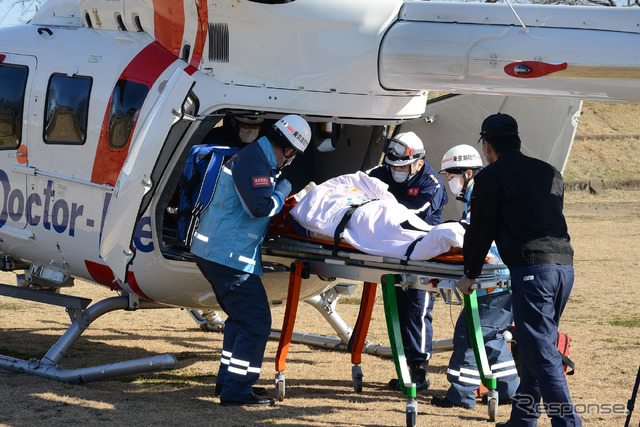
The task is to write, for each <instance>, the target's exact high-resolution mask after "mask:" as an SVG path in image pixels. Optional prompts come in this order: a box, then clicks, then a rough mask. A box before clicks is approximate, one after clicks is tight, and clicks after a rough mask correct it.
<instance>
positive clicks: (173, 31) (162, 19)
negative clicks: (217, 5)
mask: <svg viewBox="0 0 640 427" xmlns="http://www.w3.org/2000/svg"><path fill="white" fill-rule="evenodd" d="M200 3H202V0H201V1H200ZM153 30H154V33H155V34H154V36H155V38H156V41H157V42H158V43H160V44H161V45H162V46H164V47H165V48H167V50H168V51H169V52H171V53H173V54H174V55H175V56H177V57H180V49H182V39H183V37H184V2H183V0H153Z"/></svg>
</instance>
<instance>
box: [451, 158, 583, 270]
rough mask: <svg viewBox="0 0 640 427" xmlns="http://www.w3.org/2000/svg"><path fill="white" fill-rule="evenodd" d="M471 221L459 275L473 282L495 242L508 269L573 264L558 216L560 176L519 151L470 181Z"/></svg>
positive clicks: (561, 189) (561, 188) (564, 226)
mask: <svg viewBox="0 0 640 427" xmlns="http://www.w3.org/2000/svg"><path fill="white" fill-rule="evenodd" d="M474 184H475V185H474V188H473V193H472V194H471V212H473V221H471V224H470V225H469V227H468V228H467V231H466V232H465V236H464V248H463V255H464V273H465V275H466V276H467V277H469V278H472V279H473V278H476V277H478V275H479V274H480V272H481V271H482V265H483V264H484V259H485V256H486V255H487V251H488V250H489V247H490V246H491V242H493V241H494V240H495V242H496V246H497V247H498V251H499V252H500V255H501V256H502V260H503V261H504V263H505V264H506V265H507V267H509V269H510V270H512V271H513V269H514V268H516V267H519V266H523V265H536V264H569V265H571V264H573V248H572V247H571V243H570V238H569V234H568V232H567V223H566V221H565V219H564V215H563V214H562V205H563V199H564V184H563V181H562V175H561V174H560V172H558V171H557V170H556V169H555V168H554V167H553V166H551V165H550V164H548V163H545V162H543V161H542V160H538V159H534V158H532V157H527V156H525V155H524V154H522V153H521V152H520V151H519V150H509V151H505V152H504V153H502V154H500V157H498V160H496V161H495V162H493V163H491V164H489V165H488V166H486V167H485V168H484V169H482V170H481V171H480V173H478V175H477V176H476V178H475V183H474Z"/></svg>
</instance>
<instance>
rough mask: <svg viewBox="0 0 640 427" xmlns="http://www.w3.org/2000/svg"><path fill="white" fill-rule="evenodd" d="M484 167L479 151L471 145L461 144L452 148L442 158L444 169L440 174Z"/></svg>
mask: <svg viewBox="0 0 640 427" xmlns="http://www.w3.org/2000/svg"><path fill="white" fill-rule="evenodd" d="M481 167H482V157H480V154H479V153H478V150H476V149H475V148H473V147H472V146H470V145H466V144H461V145H456V146H455V147H453V148H450V149H449V151H447V152H446V153H445V154H444V157H442V169H441V170H440V172H446V171H450V170H452V169H459V170H467V169H479V168H481Z"/></svg>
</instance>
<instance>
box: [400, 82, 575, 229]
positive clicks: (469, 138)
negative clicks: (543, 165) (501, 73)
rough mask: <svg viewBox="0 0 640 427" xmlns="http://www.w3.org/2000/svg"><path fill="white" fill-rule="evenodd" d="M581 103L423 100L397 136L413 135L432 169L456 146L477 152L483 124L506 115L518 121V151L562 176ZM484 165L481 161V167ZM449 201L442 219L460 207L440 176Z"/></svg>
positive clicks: (509, 99) (455, 213)
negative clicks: (416, 114) (497, 115)
mask: <svg viewBox="0 0 640 427" xmlns="http://www.w3.org/2000/svg"><path fill="white" fill-rule="evenodd" d="M581 108H582V101H580V100H575V99H539V98H522V97H513V96H497V95H444V96H441V97H438V98H433V99H431V100H429V101H428V102H427V108H426V112H425V114H424V115H423V117H422V118H421V119H415V120H413V121H411V122H408V123H405V124H403V125H402V126H401V127H400V129H398V130H397V132H408V131H413V132H415V133H416V134H417V135H418V136H420V138H421V139H422V142H423V143H424V146H425V151H426V156H427V158H426V159H427V160H428V161H429V164H430V165H431V166H432V167H433V168H434V169H435V170H437V171H439V170H440V165H441V161H442V156H444V154H445V153H446V152H447V150H448V149H449V148H451V147H453V146H455V145H459V144H468V145H471V146H472V147H474V148H476V149H477V150H478V152H479V153H481V154H482V147H481V146H480V145H479V144H478V143H477V142H478V138H480V128H481V125H482V121H483V120H484V119H485V118H486V117H487V116H489V115H491V114H495V113H506V114H509V115H511V116H513V117H514V118H515V119H516V120H517V121H518V130H519V132H520V139H521V140H522V152H523V153H524V154H526V155H527V156H531V157H535V158H537V159H541V160H544V161H545V162H548V163H550V164H552V165H553V166H554V167H555V168H556V169H558V170H559V171H561V172H563V171H564V167H565V165H566V163H567V159H568V157H569V151H570V150H571V145H572V143H573V138H574V136H575V132H576V128H577V125H578V120H577V117H578V116H579V115H580V111H581ZM485 166H486V163H485ZM443 181H444V182H445V186H446V187H447V193H448V195H449V203H447V205H446V206H445V208H444V213H443V216H442V220H443V221H444V220H458V219H460V217H461V216H462V208H463V204H462V203H461V202H458V201H456V199H455V195H452V194H451V191H450V190H449V188H448V185H447V183H446V177H444V178H443Z"/></svg>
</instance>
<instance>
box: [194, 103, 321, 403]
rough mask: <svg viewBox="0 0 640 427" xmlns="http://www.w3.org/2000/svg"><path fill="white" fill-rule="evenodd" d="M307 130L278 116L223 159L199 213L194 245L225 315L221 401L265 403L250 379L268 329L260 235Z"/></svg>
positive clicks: (299, 121)
mask: <svg viewBox="0 0 640 427" xmlns="http://www.w3.org/2000/svg"><path fill="white" fill-rule="evenodd" d="M310 138H311V129H310V127H309V124H308V123H307V122H306V121H305V120H304V119H303V118H302V117H300V116H296V115H288V116H285V117H283V118H282V119H280V120H279V121H278V122H276V124H275V125H274V126H273V128H271V129H268V130H267V131H266V135H265V136H264V137H262V138H260V139H258V141H257V142H256V143H253V144H249V145H248V146H246V147H245V148H243V149H242V150H240V151H239V152H238V153H237V154H236V155H235V156H234V157H232V158H231V159H230V160H229V161H228V162H227V163H226V164H224V165H223V166H222V171H221V172H220V178H219V179H218V183H217V186H216V190H215V193H214V195H213V199H212V201H211V203H210V204H209V207H208V208H207V209H206V210H205V211H204V212H203V214H202V216H201V217H200V224H199V225H198V228H197V229H196V232H195V233H194V239H193V244H192V246H191V252H192V253H193V254H194V255H195V259H196V263H197V264H198V267H199V268H200V270H201V271H202V273H203V274H204V276H205V277H206V278H207V280H208V281H209V282H210V283H211V286H212V288H213V291H214V293H215V295H216V299H217V300H218V303H219V304H220V307H221V308H222V310H223V311H224V312H225V313H226V314H227V316H228V317H227V319H226V321H225V327H224V340H223V344H222V357H221V358H220V368H219V370H218V377H217V380H216V389H217V391H220V403H221V404H222V405H224V406H240V405H245V406H269V405H273V403H274V401H273V399H271V398H268V397H266V396H265V394H264V393H263V391H264V390H260V391H258V389H257V388H253V385H254V384H255V383H256V382H257V381H258V378H259V377H260V369H261V366H262V358H263V356H264V350H265V346H266V343H267V339H268V337H269V333H270V332H271V311H270V309H269V301H268V300H267V294H266V292H265V290H264V287H263V285H262V281H261V280H260V276H261V275H262V261H261V255H260V251H261V247H262V241H263V240H264V236H265V233H266V230H267V226H268V224H269V220H270V219H271V217H272V216H274V215H276V214H277V213H278V212H279V211H280V209H281V208H282V206H283V205H284V200H285V198H286V197H287V196H288V195H289V193H290V192H291V184H290V183H289V181H287V180H286V179H283V180H280V181H279V182H277V183H276V178H277V175H278V172H279V171H280V170H281V169H282V168H284V167H285V166H287V165H289V164H290V163H291V161H292V160H293V158H294V157H295V156H296V154H297V153H302V152H304V150H305V149H306V148H307V146H308V145H309V140H310Z"/></svg>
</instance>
